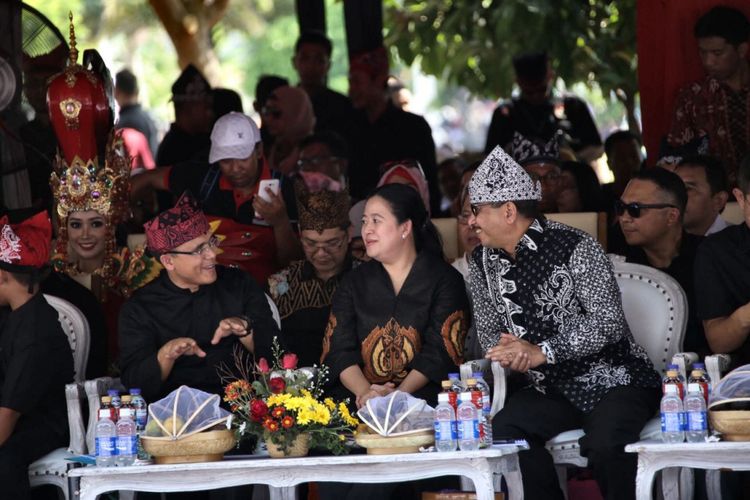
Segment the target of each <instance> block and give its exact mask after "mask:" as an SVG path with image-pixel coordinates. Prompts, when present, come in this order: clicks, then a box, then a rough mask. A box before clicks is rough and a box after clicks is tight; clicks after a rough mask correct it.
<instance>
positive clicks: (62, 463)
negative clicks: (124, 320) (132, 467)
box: [29, 295, 89, 499]
mask: <svg viewBox="0 0 750 500" xmlns="http://www.w3.org/2000/svg"><path fill="white" fill-rule="evenodd" d="M44 298H45V300H46V301H47V303H48V304H49V305H51V306H52V307H54V308H55V310H57V314H58V319H59V321H60V325H61V326H62V329H63V331H64V332H65V335H66V336H67V337H68V342H69V343H70V350H71V351H72V353H73V369H74V380H75V383H73V384H67V385H66V386H65V398H66V405H67V410H68V429H69V433H70V443H69V444H68V447H67V448H58V449H57V450H54V451H52V452H50V453H48V454H46V455H45V456H43V457H42V458H40V459H39V460H36V461H35V462H33V463H32V464H31V465H29V483H30V485H31V487H32V488H33V487H35V486H41V485H43V484H52V485H54V486H57V487H58V488H60V489H61V490H62V492H63V495H64V496H65V498H66V499H69V498H71V497H72V495H71V492H70V490H69V488H68V483H67V478H66V472H67V470H68V465H69V464H70V462H68V461H67V460H66V458H68V457H71V456H74V455H81V454H83V453H86V443H85V439H84V434H85V428H84V425H83V417H82V413H81V399H82V397H83V391H82V388H81V385H80V384H81V382H82V381H83V379H84V378H85V376H86V363H87V362H88V356H89V323H88V321H87V320H86V317H85V316H84V315H83V313H82V312H81V311H80V310H79V309H78V308H77V307H75V306H74V305H73V304H71V303H70V302H68V301H67V300H63V299H61V298H59V297H54V296H52V295H45V296H44Z"/></svg>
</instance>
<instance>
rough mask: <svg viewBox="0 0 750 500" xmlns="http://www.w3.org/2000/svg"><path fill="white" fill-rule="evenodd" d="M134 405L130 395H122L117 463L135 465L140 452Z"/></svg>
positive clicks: (118, 425) (117, 426)
mask: <svg viewBox="0 0 750 500" xmlns="http://www.w3.org/2000/svg"><path fill="white" fill-rule="evenodd" d="M133 413H134V412H133V407H132V406H131V404H130V395H125V396H123V397H122V406H120V418H119V419H118V420H117V425H116V428H117V458H116V460H115V462H116V463H117V465H133V462H135V457H136V455H137V454H138V446H137V443H138V442H137V440H136V439H137V438H136V431H135V420H133Z"/></svg>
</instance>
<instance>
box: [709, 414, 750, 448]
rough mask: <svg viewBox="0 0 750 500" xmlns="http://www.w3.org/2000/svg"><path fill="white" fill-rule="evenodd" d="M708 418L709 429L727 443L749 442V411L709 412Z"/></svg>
mask: <svg viewBox="0 0 750 500" xmlns="http://www.w3.org/2000/svg"><path fill="white" fill-rule="evenodd" d="M708 417H709V419H710V421H711V427H713V429H714V430H716V431H718V432H720V433H721V435H722V437H723V438H724V439H726V440H727V441H750V411H747V410H744V411H743V410H719V411H713V410H710V411H709V412H708Z"/></svg>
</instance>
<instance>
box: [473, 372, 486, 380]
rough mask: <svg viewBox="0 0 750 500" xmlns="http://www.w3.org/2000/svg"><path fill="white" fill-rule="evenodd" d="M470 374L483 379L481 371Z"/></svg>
mask: <svg viewBox="0 0 750 500" xmlns="http://www.w3.org/2000/svg"><path fill="white" fill-rule="evenodd" d="M471 375H472V377H474V378H481V379H483V380H484V373H482V372H474V373H472V374H471Z"/></svg>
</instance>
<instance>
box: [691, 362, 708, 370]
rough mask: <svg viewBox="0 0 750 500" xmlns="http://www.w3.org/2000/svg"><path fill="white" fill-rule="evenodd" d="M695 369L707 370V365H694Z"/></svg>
mask: <svg viewBox="0 0 750 500" xmlns="http://www.w3.org/2000/svg"><path fill="white" fill-rule="evenodd" d="M693 368H695V369H696V370H705V369H706V365H705V364H703V363H693Z"/></svg>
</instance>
